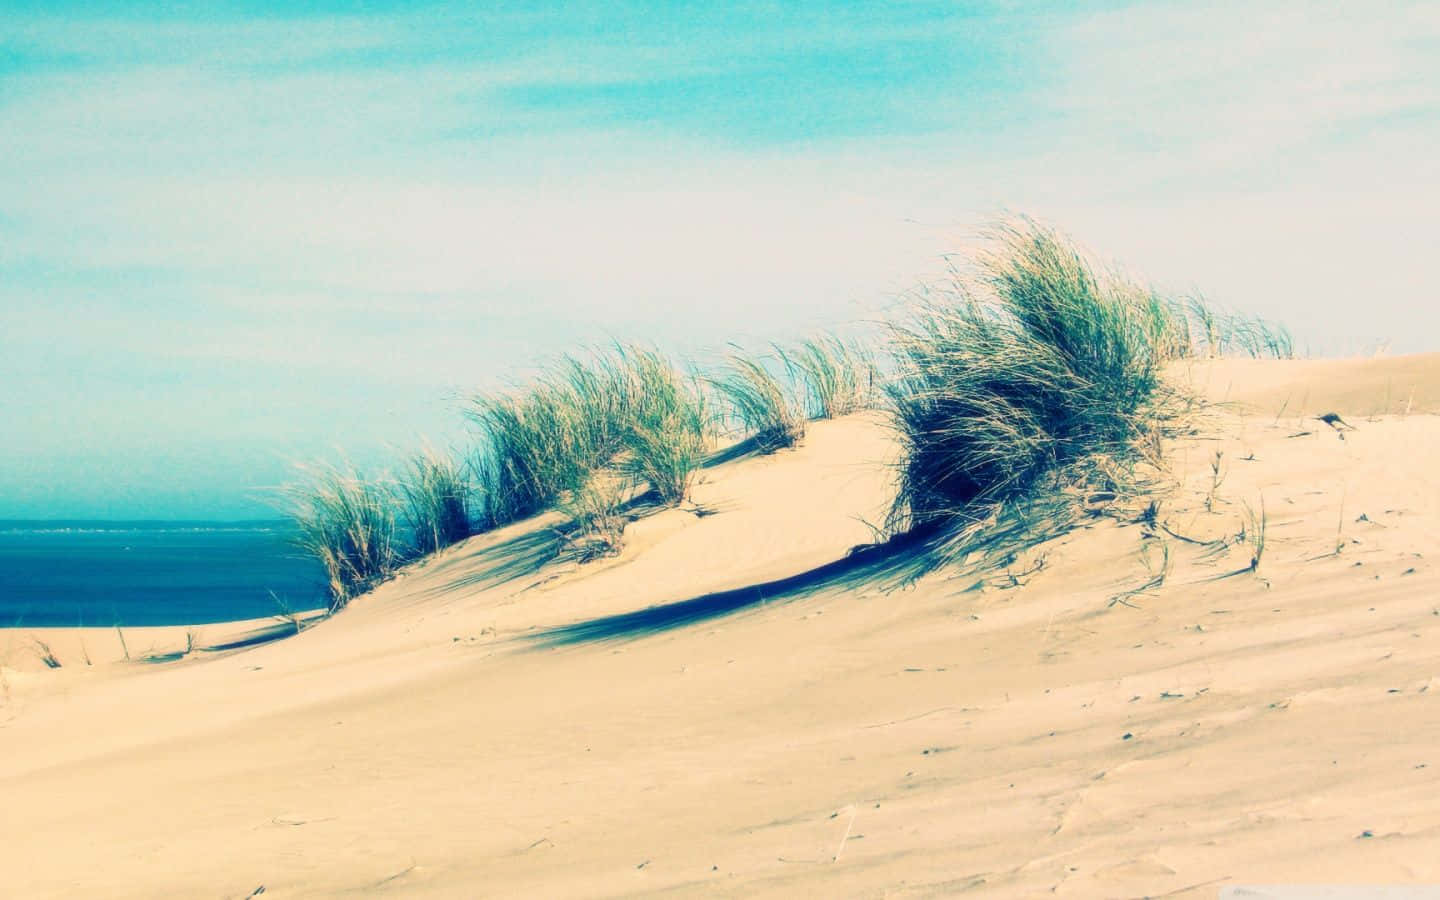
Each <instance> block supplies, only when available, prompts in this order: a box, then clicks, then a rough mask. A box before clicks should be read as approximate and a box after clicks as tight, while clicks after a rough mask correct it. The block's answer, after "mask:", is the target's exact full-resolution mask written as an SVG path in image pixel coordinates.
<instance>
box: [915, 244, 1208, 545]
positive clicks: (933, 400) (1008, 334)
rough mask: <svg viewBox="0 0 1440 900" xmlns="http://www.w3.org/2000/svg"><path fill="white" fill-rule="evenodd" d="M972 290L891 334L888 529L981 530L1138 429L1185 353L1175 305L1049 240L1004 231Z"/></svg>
mask: <svg viewBox="0 0 1440 900" xmlns="http://www.w3.org/2000/svg"><path fill="white" fill-rule="evenodd" d="M995 239H996V246H995V249H994V250H993V251H992V252H990V253H987V254H985V255H983V256H982V257H980V259H979V260H978V272H977V277H976V278H975V279H974V280H973V281H966V280H957V281H956V282H955V283H954V284H953V285H952V286H950V288H948V289H944V290H941V291H939V292H938V295H937V296H936V297H935V298H933V299H932V300H931V301H930V302H928V303H926V304H925V305H924V306H922V307H921V308H920V309H919V310H918V312H917V314H916V315H915V317H914V320H913V322H912V323H910V324H908V325H902V326H897V327H895V328H894V331H893V345H894V353H895V356H896V357H897V360H898V363H899V372H898V374H897V377H896V378H895V379H894V381H893V382H892V383H891V384H890V385H889V386H888V389H887V390H888V394H889V397H890V401H891V409H892V415H893V423H894V426H895V428H896V431H897V432H898V434H899V436H900V439H901V443H902V445H903V448H904V451H905V461H904V463H903V466H902V470H901V479H900V490H899V495H898V497H897V500H896V505H895V507H894V509H893V510H892V513H891V523H892V527H897V528H903V527H919V526H929V525H933V524H940V523H945V522H953V521H964V522H974V521H978V520H981V519H984V518H985V517H986V515H988V513H984V512H980V511H981V510H984V509H986V508H987V507H993V506H994V505H996V504H1003V503H1005V502H1007V501H1011V500H1015V499H1017V498H1019V497H1022V496H1025V495H1026V494H1028V493H1030V492H1032V491H1033V489H1034V488H1035V487H1036V486H1037V484H1038V483H1039V482H1040V481H1041V480H1042V479H1043V478H1044V477H1046V476H1047V475H1050V474H1052V473H1055V472H1057V471H1058V470H1060V469H1061V468H1062V467H1064V466H1066V465H1067V464H1069V463H1072V462H1075V461H1077V460H1080V459H1082V458H1084V457H1086V456H1087V455H1092V454H1123V453H1125V452H1126V450H1127V448H1128V447H1129V446H1130V445H1131V444H1132V443H1133V442H1134V441H1135V439H1136V438H1138V437H1139V436H1141V435H1142V433H1144V432H1145V431H1146V428H1147V424H1148V420H1149V419H1150V418H1151V416H1150V415H1149V414H1147V410H1146V405H1147V403H1148V402H1149V401H1150V400H1151V398H1152V395H1153V394H1154V392H1155V390H1156V387H1157V385H1158V383H1159V378H1160V375H1159V366H1160V364H1161V363H1163V362H1164V361H1165V360H1166V359H1168V358H1172V357H1173V356H1174V355H1177V354H1180V353H1181V352H1182V349H1181V341H1180V339H1179V336H1178V335H1179V325H1178V324H1177V323H1175V322H1173V321H1170V317H1171V316H1173V315H1175V312H1174V307H1173V306H1172V305H1171V304H1168V303H1165V302H1163V301H1160V300H1159V299H1158V298H1156V297H1155V296H1154V295H1153V294H1152V293H1151V292H1149V291H1146V290H1143V289H1140V288H1138V287H1137V286H1135V285H1133V284H1131V283H1129V282H1126V281H1123V280H1121V279H1119V278H1117V277H1114V276H1107V275H1104V274H1101V273H1097V272H1096V271H1095V270H1094V268H1093V267H1092V266H1091V265H1090V264H1089V263H1088V262H1087V261H1086V260H1085V258H1084V257H1082V256H1081V254H1080V253H1079V252H1078V251H1076V250H1075V249H1074V247H1073V246H1072V245H1071V244H1070V243H1069V242H1067V241H1066V240H1065V239H1064V238H1063V237H1061V236H1060V235H1059V234H1057V233H1056V232H1054V231H1051V230H1049V229H1046V228H1043V227H1041V226H1038V225H1036V224H1034V223H1033V222H1030V221H1028V220H1020V221H1016V222H1011V223H1008V224H1005V225H1002V226H1000V227H999V228H998V229H997V230H996V232H995Z"/></svg>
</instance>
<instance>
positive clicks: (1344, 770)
mask: <svg viewBox="0 0 1440 900" xmlns="http://www.w3.org/2000/svg"><path fill="white" fill-rule="evenodd" d="M1173 374H1174V376H1175V377H1176V378H1181V379H1191V380H1193V382H1194V383H1195V384H1196V385H1197V386H1199V387H1200V388H1201V389H1202V390H1203V391H1204V392H1205V393H1207V395H1208V396H1210V397H1211V399H1213V400H1217V401H1225V405H1223V406H1221V407H1219V408H1217V409H1216V410H1215V411H1214V412H1213V414H1212V415H1210V416H1209V417H1208V418H1207V419H1206V421H1205V425H1204V428H1203V429H1202V430H1201V432H1200V433H1199V434H1197V435H1195V436H1193V437H1191V438H1187V439H1185V440H1181V441H1175V442H1173V443H1172V444H1171V445H1170V446H1169V447H1168V448H1167V458H1168V461H1169V465H1170V467H1171V474H1172V475H1173V476H1174V478H1175V480H1176V486H1175V487H1174V489H1173V490H1172V491H1170V492H1168V493H1166V494H1164V495H1162V496H1161V497H1160V498H1159V499H1160V506H1159V512H1158V516H1157V522H1156V525H1155V527H1154V529H1153V530H1152V529H1150V528H1149V527H1148V526H1146V525H1144V524H1142V523H1126V522H1121V521H1117V520H1115V519H1112V518H1097V519H1095V520H1093V521H1092V522H1090V523H1089V524H1088V525H1087V526H1086V527H1083V528H1081V529H1079V530H1076V531H1074V532H1072V533H1070V534H1068V535H1066V536H1065V537H1062V538H1060V539H1057V540H1055V541H1052V542H1050V543H1048V544H1046V545H1044V546H1042V547H1040V548H1037V549H1036V550H1035V551H1033V552H1030V553H1027V554H1025V556H1024V558H1023V559H1020V560H1017V561H1016V563H1015V565H1014V566H1013V567H1012V569H1011V573H1012V574H1014V576H1015V577H1013V578H1011V577H1008V576H1007V573H1006V572H1003V571H1002V572H997V573H991V574H990V576H989V577H986V578H982V579H979V580H977V579H975V578H957V577H954V576H953V574H952V573H947V572H945V571H941V572H937V573H934V574H931V575H928V576H926V577H924V578H923V579H921V580H920V581H918V582H916V583H915V584H913V585H911V586H910V587H907V588H905V589H903V590H895V591H887V590H886V589H885V586H884V585H882V584H880V583H877V582H876V581H874V580H872V579H867V578H866V577H864V576H865V573H864V571H863V570H861V571H855V572H846V571H843V570H841V571H840V573H839V575H838V576H837V577H835V578H830V579H827V580H824V581H817V580H815V579H808V580H807V579H794V578H792V576H796V575H798V574H799V573H805V572H810V571H813V570H815V569H817V568H820V567H824V566H826V565H827V564H829V563H834V562H835V561H837V560H841V559H843V558H844V557H845V555H846V553H847V551H849V550H850V548H852V547H854V546H855V545H858V544H862V543H864V542H866V541H869V540H871V539H872V535H873V532H872V530H871V528H870V526H869V525H868V524H867V522H868V523H878V522H880V521H881V519H882V518H883V514H884V510H885V508H886V505H887V503H888V501H889V495H890V491H891V471H890V469H889V464H890V463H891V462H892V461H893V459H894V457H895V447H894V446H893V444H892V442H891V439H890V437H889V435H888V434H887V432H886V430H885V428H884V427H883V425H882V424H881V423H880V422H879V421H878V420H877V419H876V418H875V417H873V416H855V417H850V418H847V419H843V420H840V421H836V422H829V423H816V424H814V425H813V426H812V428H811V432H810V435H809V437H808V438H807V439H806V441H805V443H804V444H803V445H802V446H801V447H800V448H799V449H797V450H795V451H787V452H782V453H779V454H776V455H774V456H771V457H764V458H745V459H740V460H735V461H732V462H728V463H725V464H723V465H720V466H717V467H714V468H712V469H709V470H707V471H706V474H705V476H704V481H703V483H702V484H701V485H700V486H699V487H698V488H697V490H696V493H695V500H696V503H697V505H698V508H699V511H700V512H704V513H706V514H704V515H698V514H697V511H695V510H675V511H670V512H666V513H663V514H660V515H658V516H655V517H653V518H650V519H646V520H642V521H640V522H637V523H635V524H633V525H632V526H631V527H630V530H629V531H628V532H627V538H628V542H627V546H626V549H625V551H624V553H623V554H622V555H621V556H620V557H619V558H616V559H613V560H605V561H601V562H596V563H591V564H587V565H585V566H578V565H575V564H573V563H567V562H565V561H563V560H555V559H552V558H551V556H552V553H551V545H552V538H551V532H550V530H549V527H550V525H551V524H553V523H552V522H550V521H547V520H546V519H544V518H542V519H539V520H532V521H529V522H523V523H518V524H516V525H513V526H510V527H508V528H506V529H502V530H500V531H497V532H494V533H491V534H487V535H483V536H480V537H476V538H473V539H471V540H470V541H468V542H467V543H465V544H463V545H460V546H457V547H454V548H451V549H450V550H448V551H446V552H444V553H442V554H440V555H439V556H437V557H435V558H433V559H431V560H429V561H428V562H426V563H425V564H423V565H420V566H417V567H415V568H413V569H411V570H408V571H406V572H405V573H403V574H402V575H401V576H400V577H399V578H396V579H395V580H393V581H391V582H389V583H387V584H385V585H383V586H382V587H381V588H379V589H378V590H376V591H375V592H374V593H372V594H370V595H367V596H365V597H362V598H360V599H358V600H357V601H356V602H355V603H354V604H353V605H352V606H351V608H349V609H348V610H346V611H345V612H344V613H343V614H341V615H339V616H337V617H335V618H334V619H331V620H329V621H326V622H324V623H322V624H320V625H318V626H316V627H314V628H311V629H308V630H306V631H304V632H303V633H301V634H299V635H297V636H295V637H293V638H289V639H286V640H283V641H279V642H276V643H271V644H267V645H264V646H258V647H253V648H249V649H243V650H232V651H227V652H218V653H192V654H189V655H188V656H185V657H184V658H182V659H179V660H177V661H174V662H168V663H164V664H156V665H144V664H139V663H136V662H129V663H126V662H123V661H111V662H103V660H106V659H116V658H117V656H116V654H115V653H114V651H113V649H106V650H104V651H103V652H101V651H98V650H97V647H99V646H100V643H99V642H100V637H99V635H98V634H94V635H91V636H90V639H89V641H88V642H87V643H88V649H89V652H90V653H91V654H92V660H91V661H92V662H93V663H95V664H94V665H90V666H86V665H85V664H84V662H83V661H82V660H81V659H80V658H79V657H78V656H77V655H76V651H77V649H78V647H79V642H80V640H81V639H82V638H85V637H86V635H85V634H84V633H81V632H77V631H73V630H72V631H69V632H64V631H54V632H47V633H43V634H40V635H38V636H39V637H40V638H41V639H42V640H45V641H47V642H48V643H49V645H50V646H51V648H52V652H54V653H55V654H56V655H57V656H58V657H59V661H60V662H61V663H62V666H61V668H59V669H54V670H47V669H45V668H44V667H43V666H41V665H39V664H38V661H37V658H36V657H35V654H34V651H33V643H32V642H31V639H32V635H31V633H30V632H28V631H27V632H23V633H20V632H12V633H10V634H8V635H6V636H5V640H6V641H8V643H0V649H3V648H5V647H8V648H9V650H8V652H7V653H6V656H5V659H4V660H3V662H4V663H5V668H3V669H0V675H3V676H4V684H3V689H4V694H3V699H4V705H3V707H0V747H3V751H4V752H3V753H0V797H3V801H0V809H3V814H4V828H3V833H0V872H3V873H4V876H3V878H4V881H3V882H0V885H3V889H0V893H4V894H7V895H13V896H24V897H37V896H76V895H104V896H121V897H126V896H133V897H152V896H157V895H166V896H227V897H247V896H252V895H254V894H255V892H256V891H257V890H258V889H259V888H261V887H262V886H263V887H264V889H265V890H264V896H266V897H267V898H269V897H287V896H314V895H334V894H344V893H355V892H362V893H376V894H385V893H389V894H393V895H396V896H407V897H408V896H482V895H483V896H569V895H576V896H615V895H632V894H645V893H655V894H666V893H668V894H679V895H688V894H695V893H700V894H721V895H745V896H749V895H752V894H773V895H794V894H802V895H820V896H834V895H848V896H890V895H893V896H945V895H951V894H955V893H960V892H962V891H973V892H975V893H979V894H985V895H993V896H1005V897H1009V896H1029V895H1036V894H1046V893H1053V894H1056V895H1060V896H1074V897H1097V896H1107V897H1119V896H1142V895H1152V896H1153V895H1162V894H1165V895H1168V894H1174V895H1177V896H1187V895H1188V896H1197V897H1198V896H1205V897H1208V896H1214V895H1215V893H1216V891H1217V890H1218V887H1219V886H1220V885H1222V884H1227V883H1232V884H1233V883H1255V882H1290V881H1294V882H1362V881H1371V882H1417V881H1430V882H1436V881H1440V808H1437V807H1436V806H1435V804H1434V801H1433V798H1434V797H1435V796H1436V794H1437V790H1440V751H1437V748H1440V574H1437V570H1436V568H1435V565H1434V559H1435V555H1436V554H1437V553H1440V475H1437V474H1436V471H1435V469H1434V467H1433V465H1431V464H1430V460H1432V459H1434V458H1436V457H1437V455H1440V417H1437V416H1435V415H1433V413H1436V412H1440V356H1424V357H1401V358H1395V359H1381V360H1363V361H1301V362H1249V361H1244V362H1233V361H1226V362H1215V363H1207V364H1202V365H1189V366H1185V367H1179V368H1177V370H1176V371H1175V372H1174V373H1173ZM1323 412H1335V413H1338V414H1339V415H1341V416H1343V417H1344V418H1345V419H1346V421H1347V422H1348V423H1349V424H1350V425H1352V426H1354V427H1353V429H1351V430H1346V431H1345V432H1344V433H1343V435H1344V436H1343V439H1342V437H1341V432H1338V431H1336V430H1334V429H1333V428H1331V427H1330V426H1328V425H1326V424H1324V423H1322V422H1320V421H1318V420H1317V419H1315V418H1314V416H1316V415H1318V414H1321V413H1323ZM1217 452H1218V453H1219V457H1218V460H1219V467H1220V472H1221V473H1222V475H1223V478H1221V479H1220V480H1219V483H1218V485H1217V484H1216V483H1215V482H1216V478H1215V475H1214V471H1213V468H1212V463H1214V462H1215V461H1216V459H1217V456H1216V454H1217ZM1262 510H1263V522H1264V534H1265V545H1264V551H1263V554H1262V556H1261V560H1260V565H1259V567H1258V569H1257V570H1256V571H1250V570H1249V568H1250V560H1251V558H1252V555H1253V553H1254V546H1253V539H1254V538H1255V536H1256V533H1257V526H1258V524H1259V523H1260V520H1261V518H1262ZM1242 529H1243V530H1244V531H1245V533H1246V538H1247V539H1248V540H1236V537H1237V535H1238V534H1239V533H1240V532H1241V530H1242ZM1147 533H1149V534H1152V535H1154V536H1153V537H1146V534H1147ZM1207 542H1208V543H1207ZM1167 554H1168V565H1167V564H1166V563H1165V562H1164V560H1165V559H1166V557H1167ZM1041 560H1043V564H1039V561H1041ZM1037 564H1039V567H1038V568H1036V566H1037ZM1031 570H1033V571H1031ZM1162 571H1163V572H1164V580H1163V583H1161V584H1157V585H1153V586H1152V587H1151V588H1149V589H1147V590H1137V589H1138V588H1140V587H1141V586H1143V585H1145V584H1146V583H1147V582H1151V581H1152V580H1153V579H1154V577H1155V576H1156V575H1158V574H1159V573H1160V572H1162ZM1022 573H1023V574H1022ZM1230 573H1235V574H1230ZM756 585H770V587H768V588H765V589H752V588H753V587H754V586H756ZM802 588H803V589H802ZM687 602H688V603H689V605H687V606H679V607H676V606H675V605H674V604H685V603H687ZM644 610H651V612H650V613H648V614H646V615H629V616H627V614H631V613H636V612H637V611H644ZM677 610H678V612H677ZM577 625H580V626H585V627H579V628H577V627H575V626H577ZM211 627H212V628H214V626H211ZM249 627H253V626H246V627H245V628H240V627H237V628H236V629H235V630H236V632H237V633H238V632H244V631H245V630H246V628H249ZM183 635H184V630H183V629H179V630H172V631H168V632H156V633H155V634H153V635H147V636H146V638H145V640H146V643H147V644H150V645H152V646H153V648H154V650H155V652H157V653H166V652H173V651H174V650H175V649H176V642H177V641H179V642H180V644H179V647H180V648H182V649H183ZM212 643H220V641H214V642H212ZM167 648H168V649H167ZM130 649H131V650H132V651H134V650H135V647H134V646H133V645H132V646H131V648H130ZM97 653H98V654H99V656H98V658H97V657H96V656H95V654H97Z"/></svg>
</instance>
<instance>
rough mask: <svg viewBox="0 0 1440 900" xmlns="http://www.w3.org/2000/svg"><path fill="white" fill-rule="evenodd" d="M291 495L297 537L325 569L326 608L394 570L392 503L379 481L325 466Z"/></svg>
mask: <svg viewBox="0 0 1440 900" xmlns="http://www.w3.org/2000/svg"><path fill="white" fill-rule="evenodd" d="M292 496H293V498H294V500H295V508H294V512H293V518H294V521H295V524H296V525H297V527H298V529H299V532H300V536H299V538H298V539H297V542H298V544H299V546H300V547H301V549H302V550H304V551H305V552H306V553H308V554H309V555H311V556H313V557H314V558H315V559H316V560H318V561H319V562H320V564H321V566H322V567H323V569H324V571H325V577H326V585H327V588H328V590H329V595H330V610H331V612H334V611H337V610H339V609H341V608H342V607H344V606H345V605H346V604H347V603H348V602H349V601H350V599H351V598H352V597H354V596H356V595H357V594H360V593H363V592H364V591H366V590H368V589H369V588H371V587H372V586H374V585H375V584H376V583H378V582H379V581H381V580H383V579H384V578H386V577H388V576H389V575H391V574H392V573H393V572H394V571H395V568H396V566H397V565H398V564H399V562H400V560H401V552H400V546H399V540H398V534H397V523H396V515H395V507H396V503H395V497H394V494H393V492H392V491H391V490H390V489H389V488H388V487H387V486H386V485H385V484H384V483H382V482H380V481H378V480H366V479H364V478H362V477H361V476H359V475H358V474H356V473H355V472H354V471H353V470H349V469H344V468H340V467H326V468H322V469H319V470H317V471H315V472H314V473H312V478H311V481H310V483H309V485H308V486H306V487H304V488H299V489H296V490H295V491H294V492H293V495H292Z"/></svg>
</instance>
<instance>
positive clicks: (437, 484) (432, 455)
mask: <svg viewBox="0 0 1440 900" xmlns="http://www.w3.org/2000/svg"><path fill="white" fill-rule="evenodd" d="M399 487H400V493H401V496H402V498H403V500H404V514H405V518H406V520H407V522H408V523H409V526H410V534H411V551H412V553H413V554H415V555H417V556H425V555H428V554H431V553H435V552H436V551H439V550H443V549H445V548H446V547H448V546H450V545H451V544H455V543H458V542H460V541H463V540H464V539H465V538H467V537H469V536H470V533H471V529H472V522H471V508H472V506H473V505H474V503H473V494H474V488H473V486H472V484H471V482H470V479H469V478H468V477H467V476H466V473H465V467H464V466H463V465H461V464H460V463H458V462H456V461H455V460H453V459H451V458H449V457H446V456H444V455H442V454H440V453H438V452H436V451H435V450H433V449H431V448H426V449H424V450H422V451H420V452H419V453H416V454H415V455H414V456H412V457H411V458H410V467H409V470H408V471H407V473H406V476H405V477H404V478H402V479H401V480H400V485H399Z"/></svg>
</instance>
